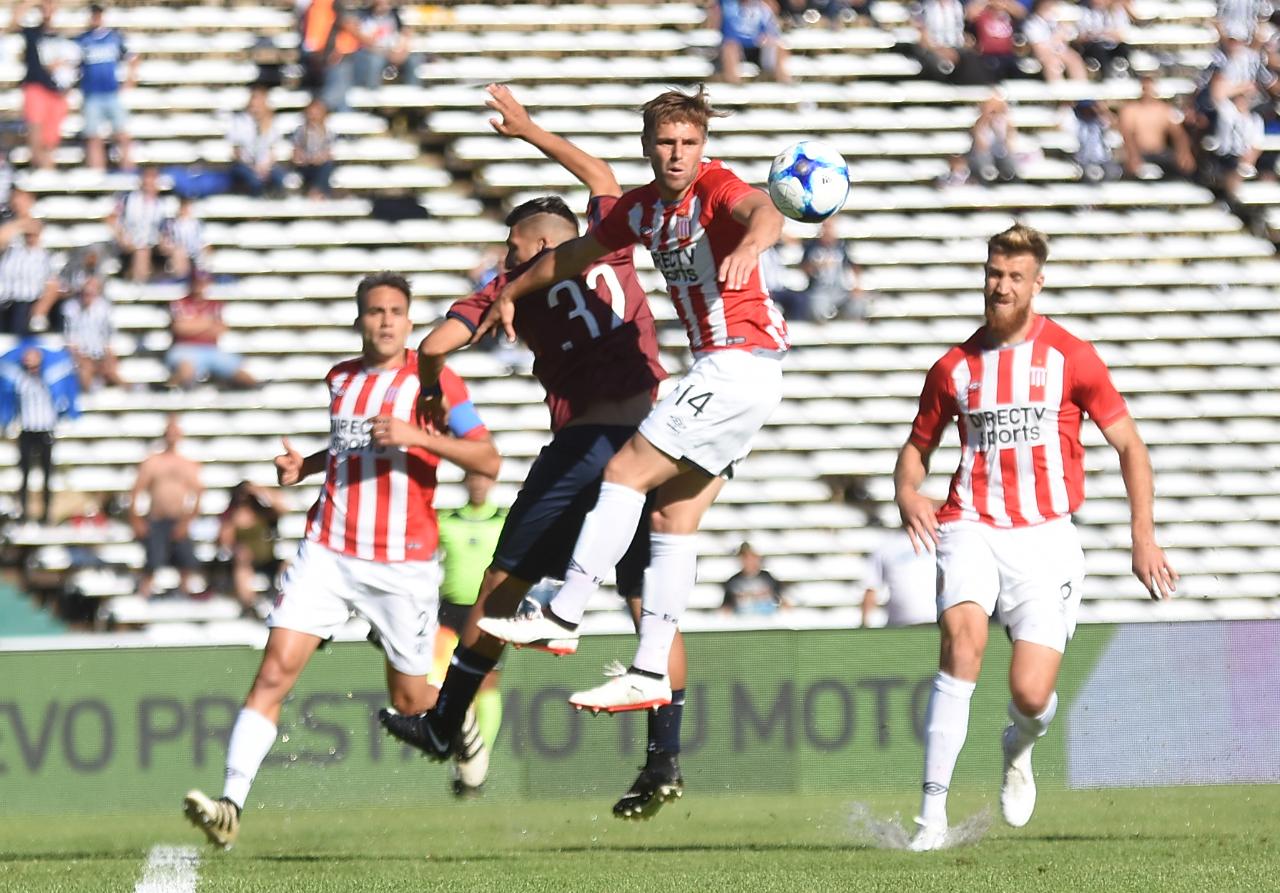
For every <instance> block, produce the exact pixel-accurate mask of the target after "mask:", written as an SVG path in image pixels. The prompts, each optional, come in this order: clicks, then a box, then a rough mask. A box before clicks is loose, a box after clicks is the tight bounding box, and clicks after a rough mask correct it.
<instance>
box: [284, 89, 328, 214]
mask: <svg viewBox="0 0 1280 893" xmlns="http://www.w3.org/2000/svg"><path fill="white" fill-rule="evenodd" d="M293 166H294V169H295V170H296V171H297V172H298V175H299V176H301V177H302V188H303V189H304V190H306V194H307V197H308V198H312V199H325V198H328V197H329V196H331V195H332V194H333V189H332V188H331V187H330V185H329V179H330V178H331V177H332V176H333V131H331V130H330V129H329V110H328V109H327V108H325V105H324V103H323V102H321V101H320V100H319V99H312V100H311V101H310V102H308V103H307V107H306V108H305V109H304V110H303V118H302V123H301V124H299V125H298V129H297V130H295V131H294V132H293Z"/></svg>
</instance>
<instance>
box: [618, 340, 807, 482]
mask: <svg viewBox="0 0 1280 893" xmlns="http://www.w3.org/2000/svg"><path fill="white" fill-rule="evenodd" d="M781 400H782V362H781V360H779V359H777V358H776V357H772V356H765V355H756V354H753V353H749V352H747V351H741V350H723V351H718V352H716V353H712V354H707V355H704V356H701V357H699V358H698V359H697V360H696V361H695V362H694V364H693V365H692V366H691V367H690V368H689V371H688V372H687V373H685V375H684V377H683V378H681V379H680V380H679V381H677V382H676V383H675V386H674V387H673V388H672V389H671V390H670V391H669V392H668V393H667V395H666V396H665V397H663V398H662V399H661V400H660V401H658V403H657V404H656V405H655V406H654V407H653V410H652V411H651V412H650V413H649V415H648V416H646V417H645V420H644V421H643V422H641V423H640V434H641V435H643V436H644V439H645V440H647V441H648V442H649V444H651V445H652V446H653V447H654V448H656V449H657V450H658V451H660V452H662V453H664V454H666V456H667V457H669V459H672V460H675V461H677V462H680V463H683V464H684V466H685V467H692V468H699V469H702V470H703V471H704V472H706V473H707V474H709V475H724V476H729V475H731V474H732V473H733V466H734V464H735V463H737V462H738V461H739V460H741V459H742V458H744V457H745V456H746V455H747V454H748V453H749V452H750V451H751V444H752V442H753V441H754V439H755V437H756V435H757V434H758V433H759V432H760V429H761V428H762V427H763V426H764V423H765V422H766V421H768V419H769V416H770V415H772V413H773V411H774V410H775V409H776V408H777V407H778V404H779V403H780V402H781ZM605 479H606V480H613V479H614V478H613V477H611V476H609V475H608V474H606V478H605ZM657 483H661V481H655V482H653V483H651V484H649V485H648V487H645V488H644V489H650V488H652V487H653V486H656V484H657ZM637 489H640V488H637Z"/></svg>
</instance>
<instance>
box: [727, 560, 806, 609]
mask: <svg viewBox="0 0 1280 893" xmlns="http://www.w3.org/2000/svg"><path fill="white" fill-rule="evenodd" d="M738 559H739V560H740V561H741V562H742V570H740V571H738V572H737V573H736V574H734V575H733V576H732V577H730V578H729V579H727V580H725V581H724V601H723V602H722V603H721V605H720V610H721V611H723V612H725V613H726V614H749V615H757V616H758V615H764V614H773V613H776V612H777V611H778V610H779V609H782V608H789V607H791V604H790V603H789V602H788V601H787V599H786V596H785V595H784V594H783V592H782V584H781V583H779V582H778V581H777V580H776V579H775V578H774V576H773V574H771V573H769V572H768V571H767V570H765V569H764V559H763V558H761V557H760V553H759V552H757V551H756V550H755V549H753V548H751V544H750V543H743V544H742V545H741V546H739V547H738Z"/></svg>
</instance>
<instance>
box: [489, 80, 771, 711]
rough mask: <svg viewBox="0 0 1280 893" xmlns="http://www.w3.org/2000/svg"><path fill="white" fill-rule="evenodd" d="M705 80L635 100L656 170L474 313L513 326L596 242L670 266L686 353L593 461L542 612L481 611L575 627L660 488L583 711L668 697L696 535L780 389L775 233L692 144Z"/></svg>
mask: <svg viewBox="0 0 1280 893" xmlns="http://www.w3.org/2000/svg"><path fill="white" fill-rule="evenodd" d="M715 114H716V113H715V112H714V111H713V110H712V108H711V105H710V103H709V102H708V101H707V98H706V95H705V93H704V92H703V91H702V90H699V91H698V93H697V94H695V95H692V96H690V95H688V94H685V93H681V92H679V91H674V90H673V91H669V92H667V93H663V94H662V95H661V96H658V97H657V98H655V99H653V100H651V101H649V102H648V103H646V104H645V106H644V129H643V134H642V139H641V142H642V145H643V148H644V153H645V155H646V156H647V158H648V160H649V163H650V166H651V167H652V168H653V174H654V180H653V182H651V183H649V184H648V185H646V186H642V187H640V188H639V189H633V190H632V191H630V192H628V193H626V194H625V195H623V196H622V198H621V199H619V200H618V203H617V204H616V205H615V206H614V207H613V210H611V211H610V212H609V214H608V216H607V217H605V219H604V220H603V221H602V222H601V223H600V225H599V226H598V227H596V228H594V229H593V230H592V231H590V232H588V233H587V234H586V235H584V236H582V237H580V238H577V239H573V240H571V241H568V242H565V243H563V244H561V245H560V246H559V247H558V248H556V250H555V251H554V252H548V253H546V254H544V255H543V256H542V257H541V258H540V259H539V260H538V261H537V262H536V263H534V264H533V265H532V266H531V267H530V268H529V269H528V270H527V271H525V272H524V273H523V274H522V275H521V276H519V277H517V278H515V279H513V280H512V281H510V282H508V283H507V284H506V285H505V286H504V287H503V289H502V291H501V292H500V293H499V294H498V297H497V299H496V300H495V301H494V303H493V306H492V307H491V308H490V309H489V311H488V313H487V314H486V315H485V318H484V320H483V321H482V322H481V324H480V326H479V327H478V328H477V335H480V334H483V333H484V332H485V331H487V330H488V329H490V328H493V327H495V326H499V325H500V326H502V327H503V329H504V330H505V331H506V333H507V337H508V338H510V337H512V320H513V318H514V316H515V314H516V313H517V312H520V311H518V310H517V306H520V307H523V303H524V301H526V300H529V299H530V296H533V295H537V294H539V293H541V291H542V290H543V289H545V288H547V287H548V286H550V285H552V284H553V283H555V282H558V281H560V280H563V279H567V278H570V277H573V276H576V275H578V274H580V273H581V272H582V271H583V270H585V269H587V268H588V267H589V266H590V265H591V264H593V263H595V262H596V261H597V260H598V259H599V258H601V257H603V256H605V255H606V254H608V253H609V252H612V251H617V250H619V249H621V248H625V247H627V246H630V245H635V244H640V245H643V246H644V247H645V248H647V249H648V250H649V253H650V255H651V256H652V257H653V262H654V265H655V266H656V267H657V268H658V270H659V271H660V272H661V273H662V274H663V277H664V278H665V279H666V281H667V289H668V292H669V293H670V295H671V300H672V302H673V303H674V304H675V307H676V312H677V313H678V314H679V316H680V320H681V321H682V322H683V323H684V326H685V330H686V332H687V334H688V336H689V346H690V348H691V349H692V350H693V356H694V363H693V365H692V366H691V367H690V369H689V371H688V372H687V373H686V374H685V376H684V377H683V378H682V379H681V380H680V381H679V382H678V383H677V384H676V386H675V388H674V389H672V390H671V392H670V393H669V394H668V395H667V396H666V397H665V398H663V399H662V400H661V401H659V403H658V404H657V405H656V406H654V408H653V410H652V411H651V412H650V413H649V414H648V416H646V417H645V419H644V421H643V422H642V423H641V424H640V429H639V431H638V432H637V433H636V434H635V435H634V436H633V437H631V439H630V440H628V441H627V443H626V445H624V446H623V447H622V449H621V450H619V451H618V454H617V455H616V456H614V457H613V458H612V459H611V460H610V461H609V465H608V466H607V467H606V469H605V473H604V484H603V485H602V486H601V488H600V496H599V498H598V499H597V501H596V504H595V508H593V509H592V510H591V512H590V514H588V515H587V518H586V520H585V521H584V522H583V525H582V533H581V534H580V535H579V537H578V541H577V544H576V546H575V547H574V550H573V558H572V560H571V562H570V564H569V570H568V573H566V575H565V584H564V587H563V588H562V589H561V590H560V592H559V593H558V594H557V595H556V597H555V599H554V600H553V601H552V602H551V604H550V609H549V610H548V611H546V612H543V613H542V614H541V615H531V616H524V617H513V618H497V617H487V618H485V619H483V620H481V621H480V623H479V626H480V629H482V630H483V631H485V632H487V633H489V634H490V635H492V636H494V637H495V638H498V639H502V640H505V641H508V642H514V643H517V644H521V643H526V644H527V643H530V642H535V641H541V640H546V639H557V640H564V639H574V638H576V637H577V635H578V624H579V622H580V621H581V620H582V616H583V613H584V612H585V610H586V606H587V602H588V601H589V600H590V598H591V596H592V594H594V593H595V591H596V589H597V588H598V586H599V585H600V582H601V581H602V579H603V578H604V576H605V574H606V573H607V572H608V569H609V568H610V567H612V566H613V565H614V563H615V562H617V561H618V559H619V558H620V557H622V554H623V553H624V552H625V551H626V549H627V547H628V544H629V543H630V541H631V537H632V533H633V531H635V529H636V525H637V524H638V523H639V521H640V519H641V517H642V515H643V513H644V512H645V510H646V509H645V494H646V493H648V492H649V491H650V490H654V489H657V497H656V505H655V507H654V509H653V510H652V514H651V518H650V520H651V524H652V530H653V532H652V534H651V536H650V547H651V557H650V561H649V569H648V571H647V572H646V574H645V583H644V598H643V608H642V614H641V618H640V645H639V648H638V649H637V651H636V655H635V658H634V659H633V661H632V663H631V666H630V667H629V668H628V669H627V670H626V672H625V673H622V674H619V675H616V676H613V677H612V678H611V679H609V681H607V682H605V683H604V684H603V685H600V686H597V687H596V688H593V689H591V690H590V691H585V692H579V693H577V694H575V695H573V696H572V697H571V698H570V699H569V700H570V703H571V704H573V705H574V706H576V707H579V708H583V709H589V710H593V711H599V710H607V711H617V710H634V709H640V708H646V707H657V706H660V705H662V704H666V703H667V702H668V701H669V700H670V699H671V688H670V683H669V680H668V679H667V658H668V654H669V652H670V649H671V645H672V641H673V636H674V635H675V632H676V626H677V624H678V623H679V620H680V617H681V615H682V614H683V613H684V610H685V607H686V606H687V605H688V601H689V595H690V593H691V592H692V590H693V586H694V581H695V576H696V571H697V551H696V545H695V534H696V532H697V530H698V526H699V524H700V523H701V521H702V516H703V515H704V514H705V513H706V510H707V509H708V508H709V507H710V506H711V504H712V502H714V501H715V498H716V496H717V495H718V494H719V492H720V490H721V488H722V487H723V485H724V481H725V479H726V478H727V477H729V476H730V475H731V474H732V472H733V466H734V464H735V463H736V462H737V461H738V460H740V459H742V458H743V457H744V456H745V455H746V454H747V452H748V451H749V450H750V447H751V441H752V439H753V438H754V437H755V435H756V433H757V432H758V431H759V430H760V428H761V426H763V425H764V423H765V421H766V420H767V419H768V417H769V415H770V414H771V413H772V412H773V410H774V408H775V407H777V405H778V403H779V402H780V401H781V399H782V358H783V355H784V354H785V353H786V351H787V349H788V347H789V343H788V340H787V329H786V324H785V323H784V322H783V319H782V315H781V314H780V313H779V312H778V311H777V309H776V308H775V307H774V305H773V302H772V301H770V299H769V294H768V292H767V291H766V290H765V287H764V284H763V282H762V281H761V277H760V254H761V252H763V251H764V250H765V249H766V248H768V247H769V246H771V245H773V244H774V243H775V242H776V241H777V239H778V237H779V235H780V234H781V232H782V215H781V214H779V213H778V211H777V210H776V209H775V208H774V207H773V205H772V203H771V202H770V201H769V199H768V197H767V196H766V195H765V194H764V193H763V192H760V191H759V190H756V189H753V188H752V187H751V186H749V185H747V184H746V183H744V182H743V181H742V180H740V179H739V178H738V177H737V176H735V175H734V174H733V173H732V172H730V171H729V170H728V169H726V168H725V167H723V166H722V165H721V164H720V163H719V162H716V161H708V160H705V159H704V158H703V150H704V149H705V147H706V142H707V128H708V123H709V121H710V119H711V118H712V117H714V116H715Z"/></svg>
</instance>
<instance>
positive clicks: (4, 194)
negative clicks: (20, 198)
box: [0, 145, 13, 224]
mask: <svg viewBox="0 0 1280 893" xmlns="http://www.w3.org/2000/svg"><path fill="white" fill-rule="evenodd" d="M12 193H13V163H12V162H11V161H10V160H9V147H8V146H4V145H0V224H2V223H4V221H5V220H6V219H8V216H9V196H10V195H11V194H12Z"/></svg>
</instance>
